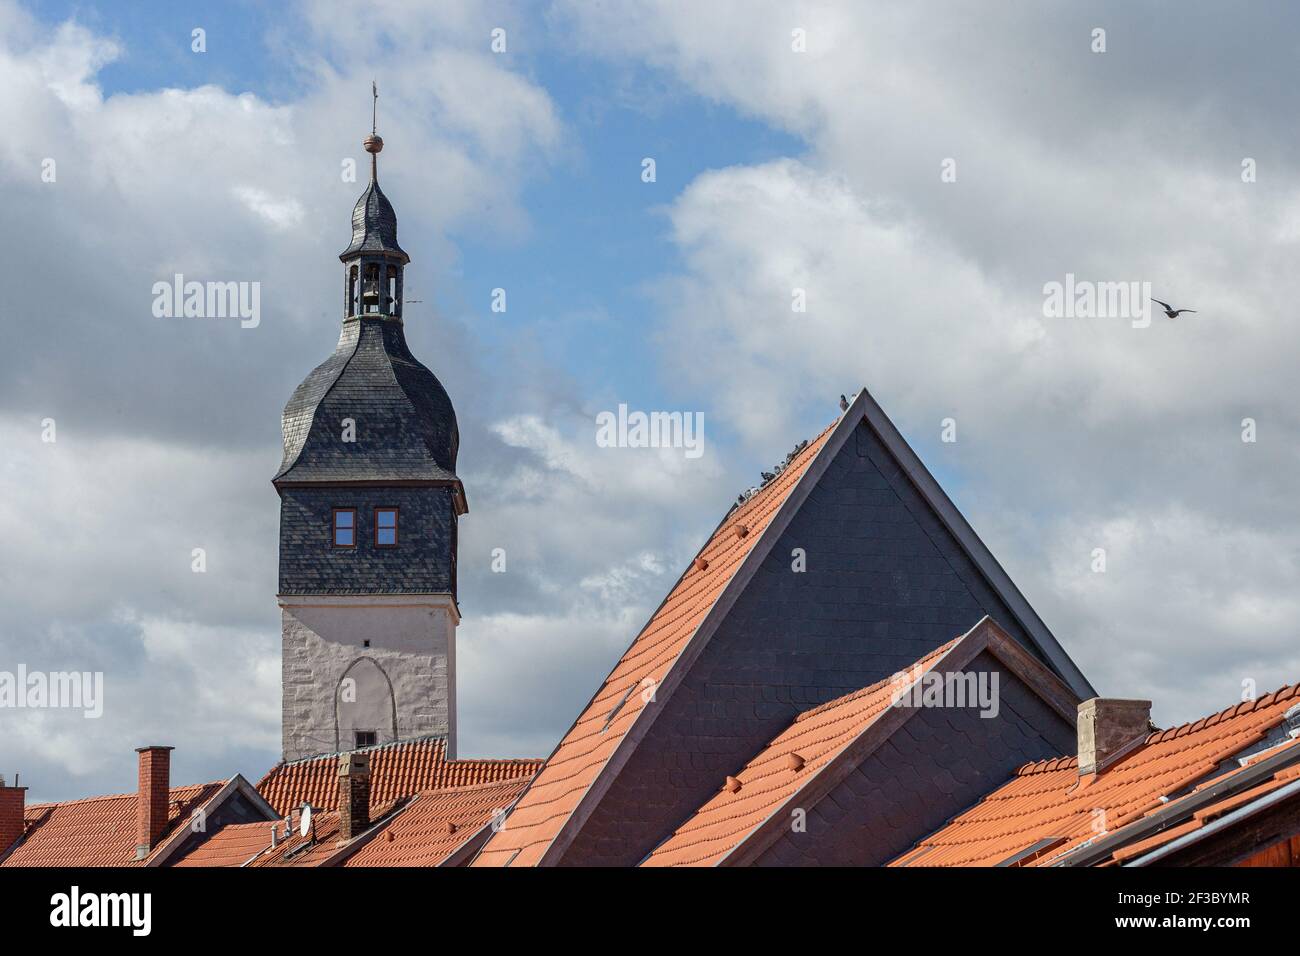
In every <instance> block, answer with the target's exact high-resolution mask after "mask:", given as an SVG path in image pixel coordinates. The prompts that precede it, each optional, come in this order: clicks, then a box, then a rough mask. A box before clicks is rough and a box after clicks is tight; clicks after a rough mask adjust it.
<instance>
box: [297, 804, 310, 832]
mask: <svg viewBox="0 0 1300 956" xmlns="http://www.w3.org/2000/svg"><path fill="white" fill-rule="evenodd" d="M310 832H311V804H310V803H304V804H303V805H302V813H301V814H299V817H298V835H299V836H304V837H305V836H306V835H307V834H308V833H310Z"/></svg>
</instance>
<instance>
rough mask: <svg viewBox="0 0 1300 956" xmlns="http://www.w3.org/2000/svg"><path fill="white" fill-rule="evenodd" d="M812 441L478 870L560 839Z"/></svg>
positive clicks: (682, 599)
mask: <svg viewBox="0 0 1300 956" xmlns="http://www.w3.org/2000/svg"><path fill="white" fill-rule="evenodd" d="M834 427H835V426H834V425H831V426H830V427H828V428H827V429H826V430H825V431H823V432H822V433H821V434H820V435H818V436H817V437H816V438H815V439H813V440H812V441H810V442H809V443H808V444H807V445H806V446H805V447H804V448H803V450H802V451H801V452H800V453H799V454H798V455H796V456H795V457H794V458H793V459H792V460H791V462H790V463H789V465H787V466H786V467H785V468H784V469H783V470H782V471H781V473H780V474H779V475H777V476H776V477H775V478H774V479H772V480H771V481H769V482H768V483H767V484H766V485H764V486H763V487H762V488H760V489H759V490H758V491H757V492H755V493H754V494H753V495H752V496H751V497H750V498H749V499H748V500H747V501H745V502H744V503H743V504H741V505H740V506H739V507H737V508H735V509H734V510H732V511H731V513H730V514H728V515H727V517H726V518H724V519H723V521H722V524H721V525H719V526H718V528H717V530H716V531H714V533H713V536H712V537H711V538H710V539H709V540H708V542H707V543H706V544H705V545H704V547H703V548H702V549H701V550H700V552H699V554H698V555H697V556H696V558H695V560H694V561H692V562H691V563H690V565H689V566H688V567H687V570H686V572H685V573H684V574H683V575H682V577H681V578H680V579H679V580H678V582H677V584H676V585H675V586H674V587H673V589H672V591H670V592H669V594H668V596H667V597H666V598H665V599H664V602H663V604H661V605H660V606H659V609H658V610H657V611H655V613H654V615H653V616H652V617H651V618H650V621H649V622H648V623H647V624H646V626H645V628H644V629H643V630H642V631H641V633H640V634H639V635H638V636H637V638H636V640H634V641H633V642H632V645H631V647H629V648H628V650H627V652H626V653H624V655H623V656H622V658H621V659H620V660H619V662H618V664H616V665H615V667H614V669H613V671H612V672H611V673H610V675H609V676H608V677H607V678H605V681H604V683H603V684H602V685H601V687H600V689H599V690H598V691H597V692H596V695H595V697H593V698H592V700H591V702H590V703H589V704H588V705H587V707H586V708H585V709H584V710H583V712H582V714H581V715H580V716H579V717H578V719H577V721H575V723H574V724H573V726H572V727H571V728H570V730H569V732H568V733H567V734H565V736H564V739H563V740H561V741H560V743H559V745H558V746H557V747H556V748H555V751H554V753H552V754H551V756H550V758H549V759H548V760H547V761H546V764H545V765H544V766H543V767H542V769H541V771H540V772H539V773H538V775H537V778H536V779H535V780H534V781H533V784H532V786H531V787H529V788H528V790H527V792H526V793H525V794H524V795H523V797H522V798H521V799H520V801H519V803H518V805H517V806H516V807H515V809H514V810H513V811H512V812H511V814H510V820H509V824H508V825H507V826H506V827H505V828H504V829H502V830H501V831H500V832H498V833H495V834H493V836H492V838H491V839H490V840H489V841H488V843H487V846H485V847H484V849H483V852H482V853H480V854H479V856H478V857H477V858H476V859H475V861H474V865H475V866H501V865H507V864H508V865H511V866H530V865H535V864H536V863H537V862H538V861H539V860H540V859H541V858H542V855H543V854H544V853H545V852H546V848H547V847H548V846H549V845H550V843H551V841H552V840H554V839H555V837H556V836H557V835H559V833H560V830H561V828H562V827H563V826H564V823H565V821H566V820H567V819H568V818H569V816H570V814H572V813H573V811H574V810H575V809H576V808H577V806H578V803H579V802H580V801H581V799H582V797H583V794H585V793H586V792H587V789H588V788H589V787H590V786H591V785H592V784H593V783H594V782H595V781H596V778H597V776H598V775H599V773H600V771H601V768H602V767H604V766H605V762H606V761H607V760H608V759H609V757H610V755H611V754H613V752H614V750H615V748H616V747H617V746H618V744H619V742H620V741H621V740H622V739H623V736H624V735H625V734H626V733H627V732H628V730H629V728H631V726H632V725H633V724H634V723H635V721H636V718H637V716H638V715H639V714H640V713H641V712H642V710H643V709H644V703H645V701H644V700H643V699H642V695H643V693H644V691H643V690H642V688H649V687H653V686H657V685H658V684H661V683H662V682H663V680H664V678H665V677H666V675H667V674H668V671H669V669H670V668H671V667H672V665H673V662H674V661H675V660H676V659H677V656H678V654H680V653H681V651H682V649H683V648H685V647H686V645H687V643H688V642H689V641H690V639H691V637H692V635H694V634H695V631H696V629H697V628H698V627H699V625H700V624H701V623H702V622H703V620H704V618H705V615H706V614H707V613H708V611H709V609H710V608H711V607H712V606H713V604H714V602H715V601H716V600H717V599H718V597H719V596H721V594H722V592H723V590H724V588H726V586H727V585H728V584H729V583H730V582H731V579H732V577H733V575H734V574H735V573H736V571H737V569H739V568H740V566H741V563H742V562H743V561H744V560H745V558H746V557H747V556H748V555H749V553H750V552H751V551H752V550H753V549H754V547H755V546H756V545H757V543H758V541H759V540H760V539H761V538H762V537H763V531H764V530H765V529H766V528H767V526H768V525H769V524H770V523H771V521H772V519H773V518H774V517H775V516H776V514H777V512H778V510H779V509H780V508H781V506H782V505H783V504H784V503H785V501H786V499H787V498H788V497H789V496H790V493H791V492H792V491H793V490H794V488H795V486H796V485H797V484H798V483H799V479H800V478H801V477H802V476H803V474H804V472H805V471H807V469H808V466H809V465H810V464H811V463H812V461H813V459H814V458H815V457H816V455H817V452H818V451H819V450H820V449H821V447H822V446H823V445H824V444H825V442H826V439H827V438H828V437H829V436H830V434H831V432H832V431H833V429H834Z"/></svg>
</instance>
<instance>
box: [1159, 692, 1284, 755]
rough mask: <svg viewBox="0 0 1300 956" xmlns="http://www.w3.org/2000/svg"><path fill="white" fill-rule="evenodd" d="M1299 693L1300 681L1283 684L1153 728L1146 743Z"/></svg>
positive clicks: (1199, 728)
mask: <svg viewBox="0 0 1300 956" xmlns="http://www.w3.org/2000/svg"><path fill="white" fill-rule="evenodd" d="M1298 694H1300V682H1297V683H1294V684H1284V685H1283V686H1282V687H1279V688H1278V689H1277V690H1275V691H1270V692H1269V693H1267V694H1262V695H1260V696H1258V697H1255V698H1252V699H1250V700H1241V701H1238V702H1237V703H1235V704H1232V705H1231V706H1229V707H1225V708H1223V710H1220V711H1217V712H1215V713H1212V714H1209V715H1207V716H1204V717H1197V718H1196V719H1195V720H1188V721H1184V722H1183V723H1181V724H1175V725H1174V726H1172V727H1167V728H1165V729H1163V730H1153V731H1152V732H1151V733H1150V734H1148V735H1147V739H1146V742H1147V744H1153V743H1156V742H1158V740H1170V739H1172V738H1174V737H1182V736H1184V735H1186V734H1193V733H1199V732H1200V731H1202V730H1205V729H1206V728H1208V727H1214V726H1217V725H1218V724H1219V722H1220V721H1223V720H1228V719H1229V718H1231V717H1237V716H1240V715H1241V714H1249V713H1253V712H1254V711H1256V710H1258V709H1260V708H1261V707H1271V706H1273V705H1274V704H1276V703H1279V702H1282V701H1287V700H1290V699H1291V698H1293V697H1295V696H1297V695H1298ZM1198 724H1199V725H1200V726H1199V727H1198V726H1197V725H1198Z"/></svg>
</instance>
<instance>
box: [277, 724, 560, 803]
mask: <svg viewBox="0 0 1300 956" xmlns="http://www.w3.org/2000/svg"><path fill="white" fill-rule="evenodd" d="M366 752H367V753H368V754H370V806H371V814H372V816H373V815H375V811H376V809H377V808H378V806H379V805H381V804H385V803H391V802H392V801H393V800H396V799H398V798H400V797H410V796H413V795H415V794H416V793H419V792H420V791H421V790H441V789H445V788H447V787H463V786H473V785H475V784H480V783H493V782H496V781H500V780H515V779H518V778H520V777H531V776H532V775H533V774H534V773H536V772H537V769H538V767H540V766H541V764H542V761H541V760H447V759H446V753H447V741H446V740H445V739H444V738H442V737H426V738H423V739H421V740H410V741H404V742H401V743H395V744H384V745H382V746H379V747H371V748H369V749H368V750H367V751H366ZM338 760H339V757H338V754H325V755H322V756H319V757H310V758H307V759H304V760H295V761H293V762H291V763H281V764H277V765H276V766H275V767H273V768H272V769H271V770H270V772H269V773H267V775H266V776H265V777H263V778H262V780H261V782H260V783H258V785H257V789H258V792H260V793H261V794H262V796H263V797H264V798H265V799H266V802H267V803H269V804H271V806H273V807H274V808H275V811H276V813H288V812H289V811H290V810H292V809H294V808H296V807H299V806H301V805H302V804H303V803H304V802H307V803H310V804H311V805H312V807H313V808H315V809H317V810H336V809H338Z"/></svg>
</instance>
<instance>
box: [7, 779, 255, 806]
mask: <svg viewBox="0 0 1300 956" xmlns="http://www.w3.org/2000/svg"><path fill="white" fill-rule="evenodd" d="M231 779H233V778H227V779H226V780H212V781H209V782H208V783H183V784H178V785H176V786H174V787H168V789H167V794H168V796H169V797H170V796H171V794H172V793H173V792H175V791H177V790H202V789H203V788H205V787H224V786H225V785H226V784H228V783H229V782H230V780H231ZM138 795H139V794H138V793H137V792H135V791H133V792H131V793H104V794H100V795H99V796H97V797H77V799H75V800H42V801H40V802H39V803H29V804H27V805H26V810H45V809H47V808H53V807H71V806H75V805H77V804H79V803H97V802H99V801H101V800H134V799H135V798H136V797H137V796H138Z"/></svg>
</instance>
